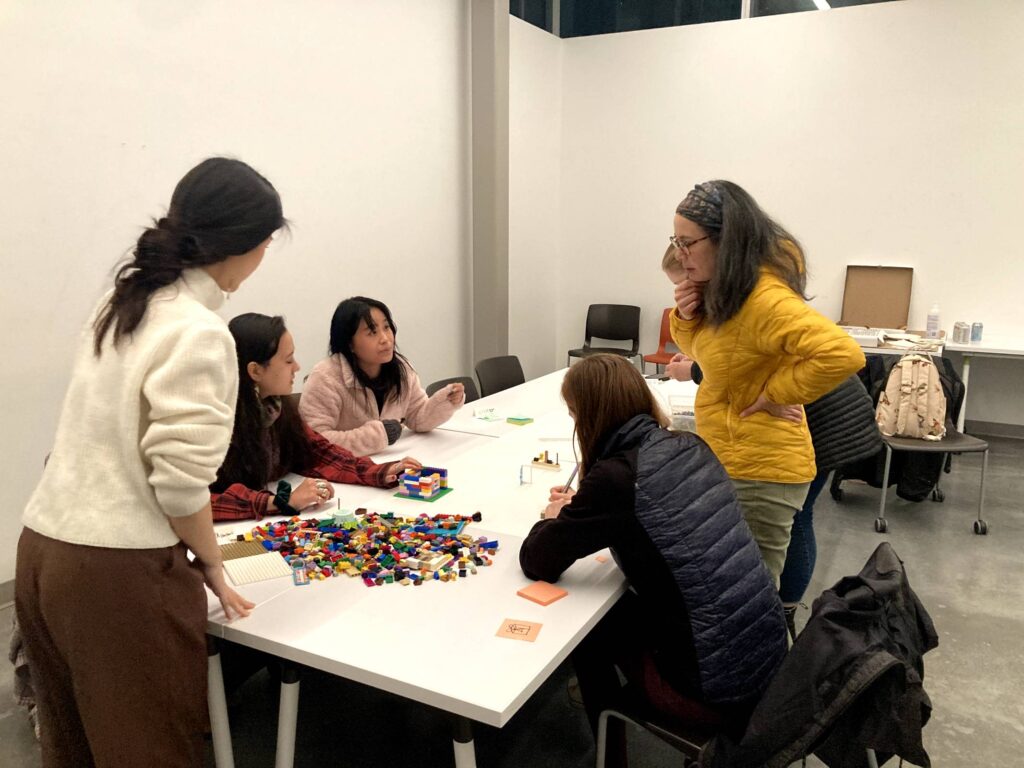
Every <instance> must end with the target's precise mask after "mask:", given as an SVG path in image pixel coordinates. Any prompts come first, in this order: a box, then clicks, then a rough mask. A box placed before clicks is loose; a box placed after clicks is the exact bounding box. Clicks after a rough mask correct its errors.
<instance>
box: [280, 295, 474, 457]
mask: <svg viewBox="0 0 1024 768" xmlns="http://www.w3.org/2000/svg"><path fill="white" fill-rule="evenodd" d="M396 333H397V329H396V328H395V322H394V320H392V319H391V310H389V309H388V308H387V306H385V305H384V304H383V303H382V302H380V301H377V300H376V299H368V298H366V297H365V296H353V297H352V298H350V299H345V300H344V301H343V302H341V303H340V304H339V305H338V308H337V309H336V310H334V317H333V318H332V319H331V346H330V349H331V355H330V357H328V358H326V359H324V360H321V361H320V362H319V363H317V364H316V366H315V367H314V368H313V371H312V372H311V373H310V374H309V379H307V381H306V384H305V386H304V387H303V389H302V400H301V401H300V403H299V410H300V412H301V413H302V418H303V419H305V420H306V423H307V424H309V426H310V427H312V428H313V429H315V430H316V431H317V432H319V433H320V434H321V435H323V436H324V437H326V438H327V439H328V440H330V441H331V442H332V443H334V444H336V445H340V446H342V447H343V448H346V449H348V450H349V451H351V452H352V453H354V454H356V455H357V456H367V455H369V454H372V453H378V452H380V451H382V450H384V449H385V448H387V447H388V446H389V445H391V444H392V443H394V442H395V441H396V440H398V438H399V437H401V435H402V424H403V423H404V424H405V426H407V427H409V429H412V430H413V431H415V432H429V431H430V430H432V429H434V427H437V426H439V425H441V424H443V423H444V422H446V421H447V420H448V419H449V418H451V416H452V414H453V413H455V411H457V410H458V409H459V408H461V407H462V403H463V402H464V400H465V391H464V389H463V386H462V385H461V384H450V385H448V386H447V387H445V388H444V389H441V390H439V391H438V392H435V393H434V396H433V397H427V393H426V392H424V391H423V387H422V385H421V384H420V379H419V377H418V376H417V375H416V371H414V370H413V368H412V365H410V363H409V361H408V360H406V359H405V357H404V356H402V355H401V354H399V353H398V352H396V351H395V334H396Z"/></svg>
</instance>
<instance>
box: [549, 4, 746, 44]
mask: <svg viewBox="0 0 1024 768" xmlns="http://www.w3.org/2000/svg"><path fill="white" fill-rule="evenodd" d="M742 6H743V3H742V0H562V37H580V36H582V35H603V34H606V33H608V32H629V31H631V30H635V29H655V28H657V27H675V26H679V25H680V24H701V23H703V22H707V21H725V20H727V19H738V18H739V17H740V10H741V8H742Z"/></svg>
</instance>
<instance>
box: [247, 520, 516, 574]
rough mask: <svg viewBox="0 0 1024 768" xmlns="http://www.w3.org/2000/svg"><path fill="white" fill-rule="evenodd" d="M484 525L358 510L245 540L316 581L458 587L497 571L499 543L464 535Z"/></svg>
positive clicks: (281, 526)
mask: <svg viewBox="0 0 1024 768" xmlns="http://www.w3.org/2000/svg"><path fill="white" fill-rule="evenodd" d="M480 520H481V515H480V513H479V512H476V513H474V514H473V515H472V516H463V515H434V516H433V517H428V516H427V515H420V516H419V517H416V518H401V517H396V516H395V515H394V513H391V512H386V513H379V512H368V511H366V510H364V509H358V510H356V512H355V514H353V513H348V512H346V513H342V514H339V515H337V516H334V517H330V518H324V519H316V518H312V519H302V518H298V517H293V518H292V519H291V520H287V521H282V522H277V523H269V524H267V525H263V526H259V527H257V528H254V529H253V530H252V533H251V534H249V535H246V536H245V537H244V538H246V539H250V538H251V539H252V540H253V541H258V542H260V543H261V544H262V545H263V547H264V548H265V549H267V550H269V551H274V552H280V553H281V555H282V556H283V557H284V559H285V561H286V562H287V563H288V564H289V565H290V566H291V567H292V568H293V569H296V568H303V569H305V572H306V575H307V576H308V578H309V580H310V581H313V580H322V579H326V578H330V577H332V576H339V575H341V574H345V575H346V576H353V577H354V576H359V577H360V578H362V580H363V583H364V584H366V586H368V587H373V586H382V585H384V584H395V583H397V584H402V585H405V586H408V585H410V584H413V585H416V586H419V585H420V584H422V583H423V582H425V581H443V582H448V581H456V580H458V579H460V578H466V577H467V576H469V575H470V574H476V573H477V568H478V567H486V566H489V565H491V558H492V557H493V556H494V554H495V553H496V552H497V551H498V542H497V540H488V539H487V538H486V537H485V536H480V537H477V538H474V537H472V536H469V535H467V534H465V533H463V532H462V530H463V528H464V527H465V526H466V524H467V523H469V522H479V521H480Z"/></svg>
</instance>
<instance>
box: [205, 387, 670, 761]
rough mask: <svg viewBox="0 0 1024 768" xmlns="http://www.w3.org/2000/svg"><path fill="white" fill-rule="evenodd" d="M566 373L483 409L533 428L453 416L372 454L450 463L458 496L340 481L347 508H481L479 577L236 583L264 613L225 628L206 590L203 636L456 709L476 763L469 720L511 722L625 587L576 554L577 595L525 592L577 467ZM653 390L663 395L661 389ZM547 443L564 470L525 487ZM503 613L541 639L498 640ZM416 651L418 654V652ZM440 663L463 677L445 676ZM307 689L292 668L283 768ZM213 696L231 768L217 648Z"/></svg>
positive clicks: (566, 578) (235, 526) (280, 754)
mask: <svg viewBox="0 0 1024 768" xmlns="http://www.w3.org/2000/svg"><path fill="white" fill-rule="evenodd" d="M564 373H565V372H564V370H562V371H556V372H555V373H553V374H549V375H548V376H544V377H541V378H540V379H535V380H534V381H531V382H528V383H527V384H525V385H522V386H521V387H516V388H514V389H513V390H506V391H505V392H499V393H497V394H496V395H493V396H491V398H487V400H490V401H491V402H492V403H495V405H494V406H485V407H501V408H502V409H505V408H508V409H510V410H509V413H508V415H511V414H512V412H513V411H512V410H511V409H516V412H517V413H520V412H522V413H525V414H526V415H530V416H532V417H533V418H534V422H533V423H532V424H530V425H527V426H525V427H517V426H514V425H511V424H507V423H504V422H490V423H489V422H478V420H475V419H472V417H471V416H470V419H464V420H463V422H462V423H460V424H456V425H454V426H455V427H460V428H461V429H463V430H465V431H458V430H457V429H454V428H453V425H452V424H451V422H449V423H448V424H446V425H445V427H446V428H445V429H438V430H434V431H433V432H429V433H423V434H409V433H406V434H405V435H403V437H402V438H401V439H400V440H399V441H398V442H397V443H395V445H393V446H389V448H388V450H387V451H386V452H384V453H382V454H379V455H377V456H375V457H374V459H375V460H376V461H380V462H383V461H386V460H391V459H397V458H400V457H402V456H405V455H411V456H414V457H415V458H417V459H419V460H421V461H423V462H424V463H425V464H428V465H437V466H443V467H446V468H447V469H448V470H449V477H450V483H451V486H452V487H453V488H454V491H453V492H452V493H450V494H448V495H446V496H444V497H443V498H441V499H438V500H437V501H436V502H433V503H429V504H428V503H425V502H421V501H411V500H408V499H399V498H395V497H394V493H395V489H380V488H369V487H366V486H355V485H340V484H335V485H334V488H335V493H336V497H335V498H336V499H338V500H340V505H341V506H342V507H343V508H348V509H353V508H356V507H367V508H369V509H377V510H384V511H392V512H395V513H396V514H399V515H403V516H410V517H411V516H415V515H418V514H420V513H423V512H426V513H428V514H431V515H433V514H472V513H473V512H475V511H480V512H481V514H482V515H483V521H482V522H481V523H477V524H473V525H471V526H470V527H468V528H467V531H468V532H469V533H471V534H475V535H486V536H488V537H489V538H491V537H494V538H497V539H498V541H499V543H500V547H501V549H500V551H499V553H498V554H497V556H496V557H495V558H494V565H493V566H490V567H486V568H484V567H481V568H478V573H477V575H475V576H471V577H469V578H467V579H464V580H463V579H460V580H459V581H457V582H453V583H447V584H442V583H430V584H424V585H422V586H420V587H412V586H409V587H402V586H399V585H387V586H384V587H380V588H378V587H374V588H368V587H366V586H365V585H364V584H363V583H362V581H361V580H359V579H354V578H347V577H339V578H332V579H328V580H326V581H321V582H315V583H313V584H310V585H308V586H303V587H295V586H293V585H292V583H291V580H290V578H287V577H285V578H280V579H276V580H271V581H265V582H260V583H257V584H251V585H245V586H243V587H241V588H240V589H239V591H240V592H241V593H242V594H243V595H244V596H246V597H247V598H249V599H251V600H253V601H254V602H255V603H257V607H256V609H255V610H254V611H253V612H252V614H251V615H250V616H248V617H246V618H244V619H236V620H234V621H230V622H229V621H226V618H225V616H224V614H223V612H222V611H221V609H220V605H219V603H218V602H217V600H216V598H213V596H212V595H210V603H209V615H208V628H207V633H208V635H209V636H210V637H212V638H214V639H215V641H216V639H224V640H229V641H232V642H236V643H239V644H241V645H245V646H248V647H251V648H255V649H258V650H261V651H264V652H268V653H271V654H273V655H275V656H277V657H278V658H280V659H283V660H285V661H288V662H292V663H295V664H303V665H307V666H310V667H313V668H316V669H321V670H324V671H326V672H330V673H332V674H336V675H339V676H342V677H345V678H348V679H352V680H356V681H359V682H361V683H365V684H367V685H371V686H374V687H376V688H379V689H381V690H384V691H388V692H390V693H393V694H396V695H399V696H405V697H407V698H411V699H414V700H417V701H420V702H422V703H424V704H425V705H429V706H433V707H437V708H438V709H441V710H444V711H446V712H449V713H452V714H453V715H454V716H455V718H456V735H455V738H454V740H453V748H454V752H455V764H456V766H458V768H472V767H473V766H475V765H476V761H475V760H476V758H475V752H474V747H473V741H472V728H471V721H474V720H475V721H477V722H483V723H486V724H488V725H493V726H495V727H501V726H503V725H505V723H507V722H508V721H509V720H510V719H511V718H512V716H513V715H514V714H515V713H516V711H518V709H519V708H520V707H521V706H522V705H523V703H524V702H525V701H526V700H527V699H528V698H529V697H530V696H531V695H532V694H533V693H534V692H535V691H536V690H537V689H538V688H539V687H540V685H541V684H542V683H543V682H544V680H545V679H547V677H548V676H549V675H550V674H551V672H552V671H553V670H554V669H555V668H556V667H557V666H558V665H559V664H560V663H562V661H564V660H565V659H566V658H567V657H568V655H569V653H570V652H571V651H572V649H573V648H574V647H575V646H576V644H577V643H579V641H580V640H581V639H582V638H583V637H584V636H586V634H587V633H588V632H589V631H590V630H591V629H592V628H593V626H594V625H595V624H596V623H597V622H598V621H599V620H600V619H601V618H602V617H603V616H604V614H605V613H607V611H608V610H609V609H610V608H611V607H612V606H613V605H614V604H615V602H616V601H617V600H618V598H619V597H620V595H621V594H622V592H623V590H624V588H625V580H624V577H623V576H622V573H621V571H619V569H618V567H617V566H615V565H614V562H613V561H612V560H611V559H610V558H605V561H604V562H600V561H598V560H597V558H596V556H595V557H591V558H585V559H583V560H580V561H578V562H577V563H576V564H575V565H573V566H572V568H570V569H569V570H568V571H567V572H566V573H565V574H564V575H563V577H562V579H561V580H560V581H559V584H560V585H561V586H563V587H564V588H565V589H567V590H568V591H569V595H568V596H567V597H565V598H563V599H562V600H559V601H558V602H556V603H554V604H552V605H550V606H547V607H541V606H539V605H537V604H535V603H532V602H530V601H528V600H525V599H523V598H521V597H518V596H517V595H516V591H517V590H518V589H519V588H521V587H523V586H525V585H527V584H529V583H530V582H529V580H528V579H527V578H526V577H525V576H523V574H522V571H521V570H520V568H519V558H518V552H519V546H520V544H521V542H522V539H523V537H525V535H526V534H527V533H528V532H529V530H530V528H531V527H532V526H533V524H534V523H536V522H537V520H538V519H539V512H540V511H541V510H543V508H544V506H545V505H546V503H547V497H548V492H549V488H550V487H551V486H553V485H556V484H559V485H561V484H562V483H564V482H565V480H566V479H567V477H568V475H569V473H570V472H571V470H572V467H573V462H574V458H573V452H572V420H571V419H570V418H569V416H568V413H567V412H566V409H565V405H564V403H562V401H561V398H560V397H559V396H558V390H559V387H560V386H561V381H562V377H563V376H564ZM651 386H652V388H656V391H660V390H661V383H652V385H651ZM515 390H519V391H518V392H517V391H515ZM472 405H474V404H472V403H471V404H470V406H472ZM470 406H466V407H465V408H463V409H462V410H463V411H466V410H467V409H468V408H469V407H470ZM470 413H471V412H470ZM467 415H468V414H467ZM458 417H459V415H458V414H457V415H456V419H457V418H458ZM474 422H477V423H474ZM543 450H548V451H549V452H550V453H555V452H557V453H558V454H559V458H560V462H561V468H560V469H559V470H558V471H557V472H555V471H549V470H545V469H540V468H534V469H533V470H532V482H531V483H529V484H521V483H520V478H519V467H520V466H521V465H523V464H527V465H529V464H530V460H531V459H532V457H533V456H535V455H537V454H538V453H539V452H540V451H543ZM292 480H296V481H297V480H298V477H296V476H293V477H292ZM337 504H338V502H336V501H334V500H332V501H331V502H328V503H327V504H325V505H323V506H322V507H321V508H319V509H317V510H310V513H309V515H308V516H315V515H316V513H317V512H319V513H320V514H327V513H329V512H330V511H331V508H332V507H336V506H337ZM276 519H282V518H276ZM252 527H253V523H252V521H240V522H234V523H228V524H219V525H218V527H217V528H218V533H219V534H221V535H225V534H228V533H234V532H242V531H245V530H249V529H251V528H252ZM409 617H415V619H414V620H411V619H410V618H409ZM504 619H519V620H523V621H528V622H535V623H540V624H542V625H543V627H542V629H541V631H540V635H539V636H538V638H537V641H536V642H533V643H528V642H520V641H515V640H508V639H504V638H498V637H496V636H495V635H496V633H497V631H498V629H499V627H500V625H501V623H502V621H503V620H504ZM214 645H215V642H214ZM410 648H415V649H416V653H415V654H410V653H409V649H410ZM423 659H429V661H426V662H425V661H423ZM438 670H441V671H442V673H439V672H438ZM443 670H462V671H466V672H467V673H468V674H459V675H447V674H443ZM298 693H299V680H298V676H297V674H295V673H294V671H292V670H289V669H287V668H286V670H285V673H284V674H283V676H282V682H281V703H280V711H279V719H278V740H277V757H276V765H277V766H278V768H289V767H290V766H291V765H292V763H293V758H294V747H295V733H296V719H297V714H298ZM209 698H210V721H211V726H212V730H213V742H214V753H215V756H216V760H217V765H218V767H219V768H230V766H233V756H232V749H231V737H230V730H229V727H228V719H227V707H226V702H225V697H224V689H223V680H222V677H221V673H220V661H219V656H218V655H217V653H216V649H215V648H214V649H213V650H212V651H211V655H210V695H209Z"/></svg>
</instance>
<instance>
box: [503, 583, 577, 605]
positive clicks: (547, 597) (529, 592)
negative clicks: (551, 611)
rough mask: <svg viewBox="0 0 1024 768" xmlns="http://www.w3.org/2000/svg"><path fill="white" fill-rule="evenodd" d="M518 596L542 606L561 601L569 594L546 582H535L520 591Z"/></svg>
mask: <svg viewBox="0 0 1024 768" xmlns="http://www.w3.org/2000/svg"><path fill="white" fill-rule="evenodd" d="M516 594H517V595H519V596H520V597H525V598H526V599H527V600H533V602H535V603H540V604H541V605H551V604H552V603H553V602H555V600H561V599H562V598H563V597H565V596H566V595H568V594H569V593H568V592H566V591H565V590H564V589H562V588H561V587H556V586H555V585H554V584H548V583H547V582H546V581H535V582H533V584H531V585H530V586H528V587H523V588H522V589H520V590H519V591H518V592H516Z"/></svg>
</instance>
